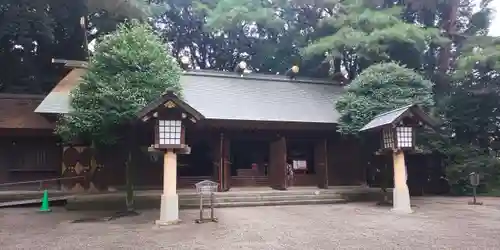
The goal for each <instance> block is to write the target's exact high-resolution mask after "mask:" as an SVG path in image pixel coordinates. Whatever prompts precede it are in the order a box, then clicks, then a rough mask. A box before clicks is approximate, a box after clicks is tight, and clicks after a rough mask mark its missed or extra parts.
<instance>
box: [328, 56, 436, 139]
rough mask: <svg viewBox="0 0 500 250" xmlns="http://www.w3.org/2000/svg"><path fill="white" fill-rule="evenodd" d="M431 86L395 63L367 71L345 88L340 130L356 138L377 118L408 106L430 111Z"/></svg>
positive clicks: (371, 67) (340, 102) (428, 82)
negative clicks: (413, 105) (362, 129)
mask: <svg viewBox="0 0 500 250" xmlns="http://www.w3.org/2000/svg"><path fill="white" fill-rule="evenodd" d="M432 85H433V84H432V82H430V81H428V80H426V79H424V78H423V77H422V76H421V75H419V74H418V73H416V72H415V71H413V70H411V69H407V68H405V67H403V66H400V65H398V64H396V63H380V64H375V65H372V66H370V67H368V68H367V69H365V70H364V71H363V72H362V73H361V74H360V75H359V76H358V77H357V78H356V79H355V80H354V81H352V82H351V84H349V85H348V86H347V87H346V92H345V93H344V94H343V95H342V97H341V98H340V99H339V101H338V102H337V104H336V108H337V110H338V111H339V113H340V115H341V117H340V121H339V130H340V132H341V133H344V134H357V133H358V131H359V129H361V128H362V127H363V126H364V125H365V124H366V123H368V122H369V121H370V120H371V119H373V118H374V117H375V116H376V115H378V114H380V113H383V112H387V111H390V110H392V109H396V108H400V107H402V106H405V105H409V104H419V105H421V106H423V107H426V108H429V107H431V106H432V105H433V101H432Z"/></svg>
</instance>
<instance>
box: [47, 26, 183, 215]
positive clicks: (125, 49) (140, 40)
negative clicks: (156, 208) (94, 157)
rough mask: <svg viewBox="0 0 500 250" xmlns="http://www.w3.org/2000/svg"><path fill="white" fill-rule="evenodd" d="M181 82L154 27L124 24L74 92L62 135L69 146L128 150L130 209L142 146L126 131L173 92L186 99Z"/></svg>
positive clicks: (105, 40)
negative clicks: (82, 143) (136, 149)
mask: <svg viewBox="0 0 500 250" xmlns="http://www.w3.org/2000/svg"><path fill="white" fill-rule="evenodd" d="M179 78H180V68H179V66H178V64H177V63H176V61H175V60H174V58H172V56H170V54H169V52H168V50H167V47H166V46H165V44H163V43H162V41H161V39H160V37H158V36H157V35H155V34H154V33H153V31H152V29H151V27H150V26H149V25H147V24H143V23H139V22H138V21H133V22H131V23H127V24H121V25H120V26H119V27H118V30H117V31H115V32H113V33H111V34H110V35H108V36H104V37H103V38H102V40H101V41H100V42H99V43H98V45H97V47H96V51H95V54H94V56H92V57H91V59H90V63H89V69H88V71H87V73H86V74H85V75H84V77H83V80H82V82H81V84H80V85H79V86H78V87H77V88H76V89H75V90H74V91H72V92H71V97H72V99H71V107H72V111H71V112H70V113H69V114H68V115H64V116H62V117H61V118H60V119H59V121H58V123H57V128H56V132H57V133H58V134H59V135H60V136H61V137H62V138H64V139H65V140H71V139H74V138H77V137H79V138H83V139H85V140H87V141H92V142H95V143H97V144H108V145H109V144H116V143H120V142H123V141H125V142H126V143H127V144H128V146H129V161H128V162H127V184H128V185H127V186H128V188H127V190H128V192H127V208H128V209H132V206H133V196H132V187H131V180H130V178H132V176H131V171H132V170H131V169H132V166H131V164H132V156H131V154H132V151H133V148H132V147H133V146H136V145H135V144H134V143H133V142H130V140H131V138H130V136H133V134H134V132H131V133H123V131H124V129H130V127H129V124H130V123H131V122H133V121H134V120H135V119H136V117H135V114H136V113H137V112H138V111H139V110H140V109H141V108H143V107H144V106H145V105H147V104H148V103H149V102H151V101H153V100H154V99H155V98H157V97H159V96H160V95H161V93H163V92H164V91H166V90H167V89H171V90H174V92H176V93H177V94H179V95H181V90H182V89H181V86H180V83H179ZM124 135H125V136H124ZM126 135H129V136H128V137H126Z"/></svg>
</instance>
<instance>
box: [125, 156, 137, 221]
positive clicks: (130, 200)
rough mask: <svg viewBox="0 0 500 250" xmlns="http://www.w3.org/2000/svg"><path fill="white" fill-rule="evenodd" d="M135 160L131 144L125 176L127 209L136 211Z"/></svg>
mask: <svg viewBox="0 0 500 250" xmlns="http://www.w3.org/2000/svg"><path fill="white" fill-rule="evenodd" d="M133 170H134V162H133V161H132V150H131V146H129V152H128V160H127V163H126V172H125V178H126V190H127V196H126V199H125V200H126V205H127V211H129V212H130V211H134V207H135V206H134V203H135V202H134V183H133V178H134V177H133V176H134V171H133Z"/></svg>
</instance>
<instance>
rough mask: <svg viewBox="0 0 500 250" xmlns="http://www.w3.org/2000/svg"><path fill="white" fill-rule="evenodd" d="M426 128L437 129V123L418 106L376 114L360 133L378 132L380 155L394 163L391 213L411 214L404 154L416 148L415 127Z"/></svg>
mask: <svg viewBox="0 0 500 250" xmlns="http://www.w3.org/2000/svg"><path fill="white" fill-rule="evenodd" d="M424 125H427V126H429V127H431V128H436V127H437V122H436V121H435V120H433V119H432V118H431V117H429V116H428V115H427V114H425V112H424V111H423V110H422V109H421V108H420V107H419V106H418V105H409V106H405V107H402V108H398V109H394V110H391V111H389V112H385V113H382V114H379V115H377V116H375V118H373V120H371V121H370V122H369V123H367V124H366V125H365V126H364V127H363V128H362V129H361V130H360V132H362V131H375V132H377V133H380V138H381V149H380V151H379V152H381V153H392V156H393V161H394V191H393V209H392V210H393V211H395V212H402V213H411V212H412V210H411V204H410V192H409V189H408V185H407V183H406V181H407V171H406V164H405V157H404V152H405V151H413V150H414V149H415V128H417V127H419V126H424Z"/></svg>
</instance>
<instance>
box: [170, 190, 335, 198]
mask: <svg viewBox="0 0 500 250" xmlns="http://www.w3.org/2000/svg"><path fill="white" fill-rule="evenodd" d="M339 194H340V193H339V191H338V190H327V189H325V190H286V191H279V190H271V191H253V192H231V191H230V192H216V193H215V197H216V198H222V197H224V198H232V197H243V196H248V197H255V196H266V197H271V196H284V195H286V196H311V195H339ZM205 196H207V197H208V195H205ZM179 197H183V198H186V199H191V198H199V194H196V193H180V194H179Z"/></svg>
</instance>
